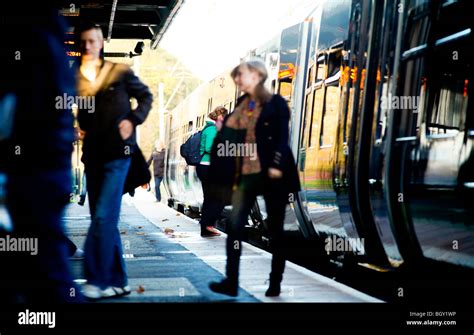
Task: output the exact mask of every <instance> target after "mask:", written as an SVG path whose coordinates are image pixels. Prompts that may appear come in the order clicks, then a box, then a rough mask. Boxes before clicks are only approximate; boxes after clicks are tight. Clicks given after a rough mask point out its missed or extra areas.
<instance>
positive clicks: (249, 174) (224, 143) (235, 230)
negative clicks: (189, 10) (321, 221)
mask: <svg viewBox="0 0 474 335" xmlns="http://www.w3.org/2000/svg"><path fill="white" fill-rule="evenodd" d="M231 76H232V78H233V80H234V82H235V84H236V85H237V87H238V88H239V89H240V90H241V91H243V92H244V93H245V95H243V96H242V97H240V98H239V99H238V102H237V104H236V108H235V110H234V112H233V113H232V114H230V115H229V116H227V117H226V119H225V120H224V124H223V127H222V129H221V131H220V132H219V134H218V135H217V138H216V141H215V143H214V147H213V150H212V154H211V162H212V164H211V169H210V176H212V178H213V180H214V181H213V182H211V184H213V185H215V186H216V188H217V187H219V185H220V187H221V189H222V188H223V189H224V190H225V192H227V193H230V191H229V190H230V189H233V193H232V199H231V200H232V213H231V218H230V226H229V227H227V233H228V237H227V243H226V250H227V265H226V276H227V278H225V279H224V280H222V281H220V282H213V283H211V284H210V285H209V286H210V289H211V290H212V291H214V292H217V293H222V294H227V295H230V296H236V295H237V294H238V278H239V262H240V255H241V251H242V246H241V242H242V237H243V231H244V227H245V225H246V223H247V220H248V215H249V214H250V211H251V208H252V206H253V205H254V203H255V200H256V197H257V195H263V197H264V199H265V204H266V208H267V213H268V225H269V229H270V237H271V240H270V247H271V251H272V253H273V258H272V268H271V273H270V286H269V288H268V290H267V291H266V293H265V295H266V296H278V295H279V294H280V290H281V288H280V283H281V281H282V278H283V271H284V267H285V257H284V252H283V237H284V232H283V221H284V218H285V208H286V204H287V203H288V202H289V200H290V199H291V197H290V195H291V194H292V193H294V192H298V191H299V190H300V183H299V178H298V172H297V170H296V164H295V161H294V158H293V154H292V152H291V149H290V147H289V145H288V136H289V135H288V126H289V117H290V111H289V109H288V106H287V103H286V101H285V100H284V99H283V98H282V97H281V96H280V95H272V94H270V93H269V92H268V91H267V89H266V88H265V86H264V83H265V80H266V79H267V76H268V75H267V70H266V67H265V63H263V62H262V61H261V60H259V59H251V60H248V61H246V62H243V63H242V64H240V65H239V66H237V67H236V68H235V69H234V70H233V71H232V73H231ZM232 148H234V149H235V148H241V150H232Z"/></svg>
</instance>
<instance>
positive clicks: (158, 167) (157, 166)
mask: <svg viewBox="0 0 474 335" xmlns="http://www.w3.org/2000/svg"><path fill="white" fill-rule="evenodd" d="M165 154H166V150H165V144H164V143H163V141H162V140H157V141H156V143H155V149H154V150H153V152H152V153H151V155H150V158H149V159H148V161H147V164H148V166H150V164H151V163H152V162H153V175H154V179H155V197H156V201H157V202H161V191H160V186H161V182H162V181H163V176H164V173H165Z"/></svg>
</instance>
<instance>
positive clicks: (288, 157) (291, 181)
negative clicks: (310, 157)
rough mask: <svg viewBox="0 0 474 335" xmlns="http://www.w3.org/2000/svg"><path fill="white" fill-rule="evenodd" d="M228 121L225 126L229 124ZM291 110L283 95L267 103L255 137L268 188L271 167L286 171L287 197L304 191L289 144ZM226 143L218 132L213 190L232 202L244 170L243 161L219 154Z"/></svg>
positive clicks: (212, 160)
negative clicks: (233, 192) (240, 172)
mask: <svg viewBox="0 0 474 335" xmlns="http://www.w3.org/2000/svg"><path fill="white" fill-rule="evenodd" d="M245 97H246V96H245V95H244V96H242V97H240V98H239V100H238V101H237V106H238V105H239V104H240V103H241V102H242V101H243V100H244V99H245ZM228 117H229V115H228V116H227V117H226V119H225V120H224V126H225V123H226V121H227V118H228ZM289 121H290V111H289V108H288V105H287V103H286V101H285V100H284V99H283V98H282V97H281V96H280V95H273V97H272V98H271V99H270V101H268V102H267V103H265V104H264V105H263V107H262V111H261V113H260V116H259V118H258V121H257V124H256V128H255V137H256V143H257V153H258V157H259V160H260V166H261V168H262V173H263V176H264V185H265V184H267V183H269V181H270V178H269V177H268V174H267V173H268V169H269V168H270V167H273V168H276V169H279V170H281V171H282V172H283V177H282V179H281V183H282V184H281V186H282V187H281V188H280V190H281V192H284V193H286V194H290V193H295V192H298V191H299V190H300V189H301V186H300V181H299V176H298V171H297V169H296V164H295V159H294V157H293V153H292V152H291V149H290V147H289V145H288V139H289ZM222 143H224V139H223V138H222V136H221V133H218V134H217V136H216V140H215V141H214V145H213V148H212V152H211V166H210V171H209V176H210V182H211V185H212V186H211V188H212V189H213V190H214V196H216V197H218V198H221V199H224V201H225V202H226V203H229V202H230V195H231V193H232V186H233V185H234V184H236V183H238V182H239V180H238V175H239V174H237V171H240V169H241V167H242V159H236V158H235V157H220V156H219V155H218V154H217V151H218V147H219V144H222ZM238 164H239V165H238Z"/></svg>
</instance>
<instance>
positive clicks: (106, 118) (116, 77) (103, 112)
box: [75, 24, 153, 299]
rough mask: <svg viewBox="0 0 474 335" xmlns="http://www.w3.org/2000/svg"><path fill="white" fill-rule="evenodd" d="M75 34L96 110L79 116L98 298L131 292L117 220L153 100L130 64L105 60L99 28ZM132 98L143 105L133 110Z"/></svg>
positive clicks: (85, 90) (88, 246)
mask: <svg viewBox="0 0 474 335" xmlns="http://www.w3.org/2000/svg"><path fill="white" fill-rule="evenodd" d="M75 34H76V37H77V38H78V40H79V43H80V46H81V54H82V56H81V57H82V58H81V65H80V70H79V72H78V79H77V87H78V93H79V95H80V96H82V97H86V98H89V99H94V100H93V102H94V103H93V104H92V105H89V106H93V108H89V109H85V108H79V112H78V121H79V127H80V128H81V130H82V131H84V133H85V135H84V144H83V155H82V161H83V162H84V166H85V173H86V178H87V191H88V195H89V207H90V212H91V220H92V222H91V225H90V228H89V231H88V234H87V238H86V242H85V247H84V253H85V255H84V268H85V276H86V280H87V284H86V285H84V287H83V294H84V295H85V296H86V297H87V298H90V299H99V298H104V297H111V296H120V295H124V294H128V293H130V287H129V286H128V279H127V273H126V269H125V262H124V259H123V255H122V242H121V239H120V232H119V229H118V221H119V214H120V207H121V202H122V193H123V190H124V184H125V180H126V177H127V173H128V170H129V167H130V163H131V157H132V154H133V152H134V150H137V149H136V135H135V127H136V126H137V125H139V124H141V123H142V122H144V121H145V118H146V117H147V115H148V113H149V111H150V109H151V104H152V100H153V97H152V94H151V93H150V91H149V89H148V87H147V86H146V85H144V84H143V83H142V82H141V81H140V80H139V79H138V78H137V77H136V76H135V74H134V73H133V72H132V70H131V69H130V68H129V67H128V66H127V65H124V64H115V63H111V62H109V61H105V60H104V59H103V47H104V39H103V35H102V31H101V29H100V27H99V26H97V25H94V24H84V25H82V26H79V27H78V28H76V31H75ZM132 97H133V98H135V99H136V100H137V102H138V107H137V108H136V109H134V110H132V108H131V104H130V98H132Z"/></svg>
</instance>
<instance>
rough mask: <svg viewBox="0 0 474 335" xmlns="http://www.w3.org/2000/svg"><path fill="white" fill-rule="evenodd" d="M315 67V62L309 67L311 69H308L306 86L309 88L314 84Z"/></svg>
mask: <svg viewBox="0 0 474 335" xmlns="http://www.w3.org/2000/svg"><path fill="white" fill-rule="evenodd" d="M314 69H315V66H314V64H313V65H311V67H310V68H309V71H308V79H307V81H306V87H307V88H310V87H311V86H312V85H313V80H314Z"/></svg>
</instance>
